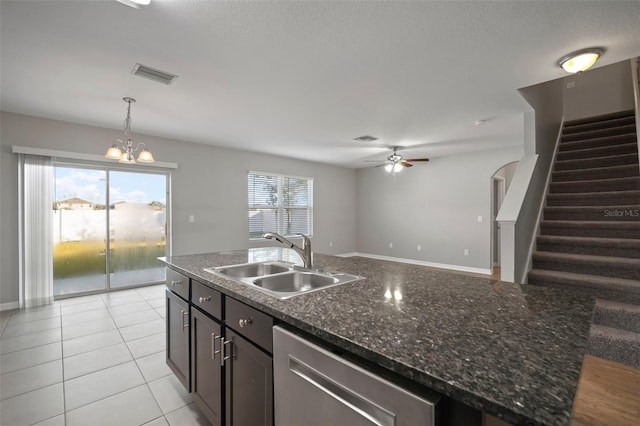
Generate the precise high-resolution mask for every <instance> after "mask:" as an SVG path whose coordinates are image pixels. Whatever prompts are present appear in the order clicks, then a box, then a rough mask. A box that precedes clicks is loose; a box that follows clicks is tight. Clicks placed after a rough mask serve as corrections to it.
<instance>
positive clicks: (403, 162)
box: [398, 160, 413, 167]
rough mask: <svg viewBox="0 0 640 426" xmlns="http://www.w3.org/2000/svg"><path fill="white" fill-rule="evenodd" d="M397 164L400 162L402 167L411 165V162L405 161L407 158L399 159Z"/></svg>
mask: <svg viewBox="0 0 640 426" xmlns="http://www.w3.org/2000/svg"><path fill="white" fill-rule="evenodd" d="M398 164H400V165H401V166H402V167H413V164H411V163H407V160H401V161H400V162H399V163H398Z"/></svg>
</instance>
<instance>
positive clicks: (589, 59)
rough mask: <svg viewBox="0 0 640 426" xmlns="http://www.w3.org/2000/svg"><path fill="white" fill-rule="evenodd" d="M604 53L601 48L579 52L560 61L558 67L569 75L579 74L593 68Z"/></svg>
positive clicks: (591, 48)
mask: <svg viewBox="0 0 640 426" xmlns="http://www.w3.org/2000/svg"><path fill="white" fill-rule="evenodd" d="M603 53H604V49H601V48H599V47H590V48H588V49H583V50H578V51H577V52H573V53H570V54H568V55H567V56H565V57H563V58H562V59H560V60H559V61H558V65H559V66H561V67H562V69H564V70H565V71H566V72H568V73H571V74H575V73H579V72H582V71H586V70H588V69H589V68H591V67H592V66H593V64H595V63H596V61H597V60H598V58H599V57H600V56H602V54H603Z"/></svg>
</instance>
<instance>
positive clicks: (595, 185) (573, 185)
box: [549, 177, 640, 194]
mask: <svg viewBox="0 0 640 426" xmlns="http://www.w3.org/2000/svg"><path fill="white" fill-rule="evenodd" d="M608 191H640V178H634V177H630V178H625V179H623V180H602V181H595V182H594V181H587V182H583V181H577V182H551V183H550V184H549V192H550V193H552V194H566V193H574V194H577V193H589V192H608Z"/></svg>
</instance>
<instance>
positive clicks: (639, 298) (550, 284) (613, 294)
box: [528, 276, 640, 304]
mask: <svg viewBox="0 0 640 426" xmlns="http://www.w3.org/2000/svg"><path fill="white" fill-rule="evenodd" d="M528 283H529V284H532V285H539V286H542V287H547V288H556V289H560V290H565V291H573V292H576V293H580V294H583V295H587V296H592V297H599V298H601V299H607V300H614V301H616V302H623V303H635V304H640V293H634V292H628V291H620V290H615V289H603V288H593V287H587V286H586V285H581V284H580V283H575V284H569V283H559V282H555V281H547V280H543V279H539V278H537V277H533V276H530V277H529V279H528Z"/></svg>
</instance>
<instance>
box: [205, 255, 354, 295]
mask: <svg viewBox="0 0 640 426" xmlns="http://www.w3.org/2000/svg"><path fill="white" fill-rule="evenodd" d="M205 271H207V272H211V273H214V274H217V275H220V276H222V277H224V278H227V279H231V280H234V281H237V282H240V283H242V284H246V285H248V286H250V287H253V288H255V289H257V290H260V291H263V292H265V293H268V294H270V295H272V296H275V297H277V298H279V299H288V298H290V297H293V296H297V295H299V294H304V293H309V292H312V291H316V290H321V289H324V288H327V287H333V286H336V285H339V284H345V283H348V282H352V281H356V280H360V279H362V278H363V277H360V276H358V275H351V274H345V273H341V272H325V271H317V270H313V269H307V268H302V267H299V266H296V265H293V264H291V263H286V262H274V261H270V262H257V263H243V264H241V265H232V266H221V267H218V268H205Z"/></svg>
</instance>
